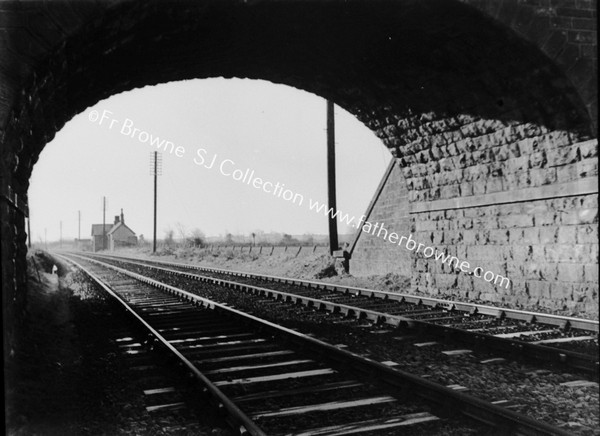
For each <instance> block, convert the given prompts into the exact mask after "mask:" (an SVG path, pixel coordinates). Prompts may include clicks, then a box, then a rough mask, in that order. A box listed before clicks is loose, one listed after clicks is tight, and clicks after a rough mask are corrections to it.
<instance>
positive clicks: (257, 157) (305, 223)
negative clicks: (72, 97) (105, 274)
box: [29, 79, 391, 242]
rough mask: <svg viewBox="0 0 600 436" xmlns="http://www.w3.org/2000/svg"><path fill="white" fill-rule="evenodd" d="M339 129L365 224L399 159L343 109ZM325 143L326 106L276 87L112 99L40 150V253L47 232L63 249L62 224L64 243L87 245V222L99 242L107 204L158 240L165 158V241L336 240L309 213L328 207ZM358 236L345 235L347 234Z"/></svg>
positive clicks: (244, 83) (347, 205) (169, 88)
mask: <svg viewBox="0 0 600 436" xmlns="http://www.w3.org/2000/svg"><path fill="white" fill-rule="evenodd" d="M335 124H336V126H335V127H336V129H335V131H336V172H337V177H336V182H337V206H338V209H339V210H340V211H342V212H343V213H347V214H349V215H350V216H356V217H357V218H358V217H360V215H362V214H363V213H364V212H365V210H366V208H367V206H368V204H369V202H370V200H371V198H372V196H373V194H374V192H375V189H376V187H377V185H378V184H379V182H380V180H381V177H382V176H383V173H384V172H385V169H386V168H387V166H388V164H389V161H390V159H391V154H390V153H389V151H388V150H387V148H386V147H385V146H384V145H383V144H382V142H381V141H380V140H379V139H378V138H377V137H376V136H375V135H374V134H373V132H371V131H370V130H369V129H367V128H366V127H365V126H364V125H363V124H362V123H360V122H359V121H358V120H357V119H356V118H354V117H353V116H352V115H351V114H349V113H348V112H346V111H345V110H343V109H342V108H340V107H338V106H336V107H335ZM135 129H137V130H135ZM326 141H327V140H326V101H325V100H324V99H323V98H321V97H318V96H316V95H314V94H310V93H308V92H305V91H301V90H298V89H295V88H291V87H288V86H284V85H276V84H273V83H270V82H266V81H260V80H248V79H204V80H191V81H181V82H171V83H167V84H162V85H157V86H149V87H144V88H141V89H136V90H132V91H129V92H125V93H122V94H118V95H113V96H111V97H110V98H108V99H106V100H103V101H101V102H99V103H98V104H97V105H95V106H94V107H91V108H88V109H87V110H85V111H84V112H82V113H80V114H78V115H76V116H75V117H74V118H73V119H72V120H71V121H69V122H68V123H67V124H66V125H65V126H64V127H63V129H61V130H60V131H59V132H58V133H57V134H56V137H55V138H54V140H52V141H51V142H50V143H49V144H48V145H47V146H46V147H45V149H44V150H43V151H42V153H41V155H40V159H39V161H38V162H37V163H36V165H35V167H34V170H33V175H32V179H31V185H30V189H29V204H30V219H31V231H32V235H33V237H32V242H41V241H43V239H44V234H45V232H47V238H48V241H53V240H58V238H59V235H60V223H61V221H62V235H63V239H65V240H66V239H72V238H76V237H78V232H79V227H78V223H79V221H78V213H79V212H81V237H82V238H89V236H90V231H91V225H92V224H98V223H102V201H103V200H102V199H103V197H106V199H107V200H106V202H107V208H106V222H107V223H110V222H113V220H114V216H115V215H119V214H120V210H121V208H122V209H123V212H124V215H125V223H126V224H127V225H128V226H129V227H130V228H131V229H132V230H133V231H134V232H136V234H137V235H138V236H139V235H140V234H143V235H144V237H145V238H146V239H147V240H149V239H151V237H152V227H153V183H154V182H153V177H152V176H151V172H150V171H151V170H150V160H151V156H152V154H153V152H154V151H155V150H158V151H160V152H161V157H162V175H160V176H159V177H158V193H157V195H158V223H157V236H158V238H159V239H160V238H162V237H164V234H165V232H166V231H168V230H169V229H173V230H174V231H175V234H176V236H177V234H178V233H179V229H183V230H184V231H185V232H186V233H191V232H192V230H194V229H200V230H201V231H202V232H203V233H204V234H205V235H207V236H218V235H225V234H227V233H232V234H234V235H236V234H246V235H249V234H250V233H252V232H258V231H264V232H266V233H269V232H279V233H288V234H293V235H303V234H327V218H326V217H325V215H324V214H323V213H317V212H315V211H314V210H311V209H310V203H311V201H312V202H313V203H314V202H315V201H318V202H320V203H327V154H326V153H327V142H326ZM235 170H239V171H237V172H236V171H235ZM246 173H247V175H246V178H245V179H243V178H242V176H243V175H244V174H246ZM236 177H237V178H242V179H241V180H235V178H236ZM257 178H258V179H259V180H256V179H257ZM244 180H245V182H244ZM268 182H270V183H271V185H269V184H268ZM277 184H279V186H280V188H279V189H278V190H276V192H275V194H273V191H275V187H276V186H277ZM284 185H285V186H284ZM286 190H289V192H288V193H285V191H286ZM277 194H279V195H277ZM291 195H293V198H292V200H286V199H285V198H284V196H286V197H288V198H289V197H290V196H291ZM353 231H354V229H350V228H348V227H347V226H345V225H342V224H340V225H339V233H352V232H353Z"/></svg>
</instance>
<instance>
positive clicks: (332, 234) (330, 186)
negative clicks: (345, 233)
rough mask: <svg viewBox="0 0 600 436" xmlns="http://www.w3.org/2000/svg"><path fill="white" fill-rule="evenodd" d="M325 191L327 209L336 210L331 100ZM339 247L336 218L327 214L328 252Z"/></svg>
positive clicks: (333, 131) (331, 104) (330, 103)
mask: <svg viewBox="0 0 600 436" xmlns="http://www.w3.org/2000/svg"><path fill="white" fill-rule="evenodd" d="M327 193H328V198H329V210H332V211H333V213H334V214H335V211H336V210H337V201H336V189H335V122H334V111H333V102H331V101H329V100H327ZM338 248H339V243H338V230H337V219H336V218H333V217H332V216H331V214H330V215H329V252H330V254H333V252H334V251H335V250H337V249H338Z"/></svg>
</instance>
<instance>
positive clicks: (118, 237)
mask: <svg viewBox="0 0 600 436" xmlns="http://www.w3.org/2000/svg"><path fill="white" fill-rule="evenodd" d="M103 238H104V239H103ZM133 245H137V236H135V232H134V231H133V230H131V229H130V228H129V227H128V226H127V225H125V215H124V214H123V209H121V216H119V215H116V216H115V221H114V223H113V224H104V225H103V224H92V241H91V250H92V251H94V252H95V251H100V250H111V251H114V250H115V249H116V248H119V247H130V246H133Z"/></svg>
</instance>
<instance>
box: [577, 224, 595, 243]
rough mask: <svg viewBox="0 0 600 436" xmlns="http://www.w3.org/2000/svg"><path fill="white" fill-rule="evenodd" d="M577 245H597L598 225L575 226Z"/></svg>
mask: <svg viewBox="0 0 600 436" xmlns="http://www.w3.org/2000/svg"><path fill="white" fill-rule="evenodd" d="M576 232H577V243H578V244H597V243H598V225H597V224H594V225H585V226H577V228H576Z"/></svg>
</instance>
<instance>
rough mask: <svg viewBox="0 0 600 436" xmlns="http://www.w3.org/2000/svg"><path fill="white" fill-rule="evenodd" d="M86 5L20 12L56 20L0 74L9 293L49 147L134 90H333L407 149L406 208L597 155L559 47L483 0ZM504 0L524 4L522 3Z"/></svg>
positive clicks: (544, 177)
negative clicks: (37, 167) (184, 84)
mask: <svg viewBox="0 0 600 436" xmlns="http://www.w3.org/2000/svg"><path fill="white" fill-rule="evenodd" d="M86 3H88V2H79V4H77V2H68V1H67V2H60V3H58V4H59V6H57V7H56V9H53V6H51V5H48V4H46V3H44V6H43V13H40V14H38V15H35V17H37V18H35V17H34V14H31V11H29V12H28V11H27V10H25V9H24V10H20V12H22V13H23V15H24V16H27V14H28V13H29V14H30V18H31V21H32V22H34V23H35V20H42V22H44V23H45V22H46V21H47V22H48V23H49V24H48V26H34V27H35V29H33V28H30V29H29V34H30V35H32V34H35V33H36V32H40V31H39V30H37V29H38V28H39V29H43V30H48V31H46V32H45V33H44V32H43V31H41V33H42V34H41V35H40V34H38V37H37V38H30V40H28V41H29V44H24V46H19V44H18V43H17V42H15V41H16V36H17V31H14V32H15V39H11V40H9V42H10V43H11V44H12V46H11V47H9V48H11V49H12V50H9V51H7V52H6V53H7V59H8V62H7V63H6V65H7V66H6V67H5V68H4V70H2V71H0V73H2V74H4V77H5V78H7V80H6V83H7V84H8V85H7V87H6V89H5V90H4V91H3V92H5V95H3V99H2V100H0V103H1V104H3V108H4V109H3V112H2V113H1V114H0V122H1V124H0V128H1V129H2V132H1V133H2V143H3V147H2V151H1V153H2V161H1V163H2V171H1V175H2V186H3V191H4V192H5V193H6V196H7V197H8V198H9V200H8V201H5V202H3V205H2V223H3V227H2V235H3V244H5V246H3V276H4V277H8V278H9V280H7V281H3V283H7V285H6V288H5V289H4V293H5V298H9V300H10V299H11V298H12V297H11V295H13V296H14V294H13V292H14V290H13V289H9V288H10V287H11V285H12V283H13V282H11V281H10V279H11V278H15V279H16V281H17V282H20V283H22V282H23V280H24V278H23V274H24V268H23V258H24V238H23V235H24V224H23V222H24V221H23V216H22V215H21V214H20V213H19V210H20V209H23V207H22V204H25V203H26V192H27V187H28V183H29V176H30V174H31V171H32V168H33V165H34V164H35V162H36V160H37V159H38V156H39V153H40V152H41V150H42V149H43V147H44V146H45V144H46V143H47V142H48V141H49V140H50V139H51V138H52V137H53V135H54V134H55V132H56V131H58V130H59V129H60V128H61V127H62V126H63V125H64V123H65V122H66V121H68V120H69V119H70V118H71V117H72V116H74V115H75V114H76V113H79V112H81V111H83V110H85V108H87V107H89V106H91V105H93V104H94V103H96V102H97V101H99V100H101V99H103V98H106V97H108V96H110V95H113V94H116V93H119V92H123V91H126V90H129V89H132V88H136V87H142V86H146V85H152V84H157V83H163V82H167V81H173V80H184V79H191V78H208V77H219V76H223V77H243V78H254V79H265V80H270V81H272V82H275V83H282V84H286V85H290V86H294V87H297V88H301V89H304V90H306V91H309V92H312V93H315V94H318V95H321V96H323V97H326V98H329V99H331V100H333V101H335V102H336V103H337V104H339V105H340V106H342V107H344V108H345V109H346V110H348V111H349V112H350V113H352V114H354V115H355V116H356V117H357V118H358V119H359V120H361V121H362V122H363V123H365V124H366V125H367V126H368V127H370V128H371V129H372V130H374V131H375V132H376V133H377V134H378V135H379V137H380V138H381V139H382V140H383V141H384V143H385V144H386V145H387V146H388V147H389V148H390V149H391V150H392V153H393V154H394V155H395V156H396V158H397V159H398V160H397V168H398V173H397V177H396V178H397V179H398V186H399V188H398V189H400V190H405V191H406V195H405V196H403V197H402V199H401V200H400V199H399V200H398V203H397V204H396V206H394V207H393V208H395V209H394V210H396V211H398V210H405V209H409V208H411V207H412V208H413V209H414V210H417V211H419V210H422V213H429V211H428V209H427V205H426V204H427V203H428V202H432V201H452V200H453V199H457V198H464V197H475V196H477V195H479V194H493V193H498V192H506V191H510V190H512V189H515V188H519V189H520V188H525V187H527V188H538V187H543V186H545V185H553V184H555V183H558V182H559V181H560V180H559V178H558V176H557V171H558V170H557V169H556V168H555V167H556V166H558V165H563V164H565V165H566V164H577V165H578V166H577V168H576V169H574V170H572V171H571V170H569V171H570V172H569V171H566V172H565V174H564V175H563V174H562V173H561V176H560V177H562V178H563V179H561V180H562V181H563V182H569V181H573V180H575V179H576V178H578V177H580V176H581V170H582V168H583V169H585V168H588V167H589V171H588V172H591V171H592V170H593V169H592V167H591V166H589V165H588V167H586V166H585V165H587V164H588V163H590V162H591V163H593V162H595V160H594V159H596V158H595V153H594V150H591V149H590V148H589V147H588V148H585V147H579V146H573V144H577V143H579V142H581V141H583V140H586V139H589V138H591V137H593V136H594V135H595V126H594V123H593V122H592V118H593V114H594V107H595V106H594V104H595V103H594V102H593V98H591V97H590V94H589V92H588V91H586V90H585V89H586V88H585V87H584V86H583V85H582V83H580V82H581V81H576V80H574V77H575V76H574V75H573V70H572V69H568V68H567V67H566V66H565V65H564V62H565V60H564V59H563V58H560V57H556V58H553V57H552V56H550V55H549V49H548V47H551V46H552V44H551V43H547V41H545V42H544V43H543V44H544V45H543V46H542V43H541V42H539V41H536V40H534V38H533V37H531V35H529V34H527V33H526V32H525V33H524V32H523V31H521V30H522V29H521V30H520V29H519V27H518V26H517V25H516V24H515V23H513V21H514V20H513V21H511V20H512V19H508V18H506V17H507V16H508V15H507V14H505V13H503V12H502V11H501V10H489V9H490V6H489V5H488V4H487V3H481V2H477V1H470V2H466V3H461V2H458V1H449V0H429V1H412V0H406V1H401V2H400V1H378V2H373V1H371V0H364V1H362V0H355V1H351V2H344V1H331V2H320V1H312V0H307V1H297V2H278V1H265V2H246V1H208V0H207V1H202V2H197V1H189V2H158V1H156V2H112V3H100V4H96V3H94V4H92V3H91V2H90V4H89V5H87V6H86ZM503 3H506V4H510V5H513V6H514V7H515V8H517V9H519V7H520V6H518V4H519V2H517V1H516V0H514V1H507V2H503ZM20 7H22V6H20ZM527 7H529V6H527ZM16 8H17V9H18V7H16ZM61 8H62V9H61ZM492 9H493V8H492ZM513 9H514V8H513ZM539 10H540V8H537V9H536V8H534V12H535V11H539ZM39 15H41V16H42V18H39ZM517 15H518V14H517ZM517 15H515V16H517ZM15 17H16V18H15V20H17V21H18V19H22V17H21V18H19V17H20V16H19V15H18V14H15ZM63 17H67V18H63ZM44 20H46V21H44ZM507 20H508V21H507ZM572 22H573V20H571V23H572ZM16 24H17V26H15V27H14V28H18V27H19V26H18V24H19V23H16ZM38 24H40V23H39V22H38ZM50 24H52V25H50ZM23 27H25V28H26V27H27V25H23ZM51 28H54V31H52V30H51ZM56 29H58V31H57V30H56ZM21 35H22V34H21ZM44 38H45V41H46V44H40V40H42V39H44ZM25 40H27V39H26V38H25ZM548 44H549V45H548ZM39 47H42V48H41V49H40V48H39ZM16 51H18V52H22V53H24V56H15V52H16ZM25 58H26V59H25ZM586 59H587V58H586ZM561 62H562V63H561ZM586 65H587V64H586ZM594 65H595V64H594ZM592 66H593V65H592ZM594 68H595V67H594ZM6 71H8V73H6ZM591 73H592V75H595V74H596V72H595V70H594V69H593V68H592V71H591ZM586 83H587V82H586ZM590 165H591V164H590ZM523 173H525V176H523ZM584 174H587V173H585V172H584ZM482 186H483V192H479V191H478V189H481V187H482ZM14 194H16V195H17V197H16V198H15V196H14ZM411 204H412V205H416V206H410V205H411ZM440 207H443V206H440ZM473 207H478V206H473ZM419 208H421V209H419ZM414 210H413V211H414ZM419 213H421V212H419ZM449 215H450V214H449ZM423 217H424V216H423ZM430 218H431V217H430V216H429V215H427V217H425V218H422V219H421V218H418V219H417V217H412V218H410V217H408V218H406V219H405V220H404V218H403V220H404V221H402V220H401V221H402V225H401V227H403V226H404V227H403V228H405V229H406V230H408V231H415V232H418V231H420V229H419V223H420V222H421V221H429V220H430ZM443 218H444V219H446V220H447V221H448V223H452V222H453V221H452V219H451V218H448V217H445V216H444V217H443ZM449 225H454V224H449ZM427 237H430V238H431V239H433V238H434V237H433V236H427ZM449 240H450V239H448V241H449ZM448 244H449V245H450V246H453V247H454V246H457V245H459V244H460V240H459V239H456V240H453V242H449V243H448ZM359 246H360V244H359ZM4 248H6V249H4ZM15 262H17V263H19V265H16V264H15ZM15 265H16V266H15ZM411 268H412V270H413V271H416V269H415V268H416V266H415V265H412V266H411ZM419 283H420V282H419V281H418V279H415V280H414V284H415V286H419ZM428 283H429V284H428V285H427V286H434V287H437V288H439V286H437V285H436V283H435V280H434V281H433V282H431V281H429V282H428ZM431 283H433V284H431ZM6 302H7V300H6V299H5V303H6Z"/></svg>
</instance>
